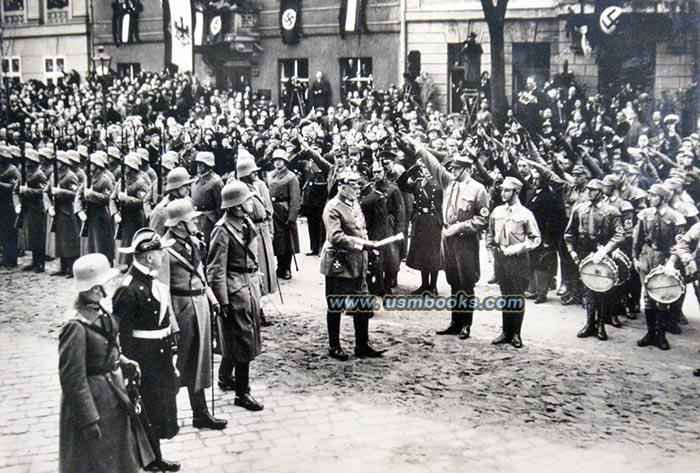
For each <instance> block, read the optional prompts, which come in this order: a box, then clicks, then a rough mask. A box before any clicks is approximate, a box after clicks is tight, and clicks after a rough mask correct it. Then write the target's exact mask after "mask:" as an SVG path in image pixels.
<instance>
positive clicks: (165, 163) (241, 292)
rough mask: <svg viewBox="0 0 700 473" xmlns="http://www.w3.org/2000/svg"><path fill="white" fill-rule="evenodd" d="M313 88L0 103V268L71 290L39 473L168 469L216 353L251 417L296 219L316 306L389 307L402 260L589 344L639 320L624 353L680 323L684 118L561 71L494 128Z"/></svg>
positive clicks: (331, 341) (39, 95) (641, 94)
mask: <svg viewBox="0 0 700 473" xmlns="http://www.w3.org/2000/svg"><path fill="white" fill-rule="evenodd" d="M317 81H318V82H319V84H320V85H319V84H312V86H311V87H310V91H314V90H315V91H320V92H318V93H310V94H308V95H307V96H306V100H307V101H308V102H305V101H304V100H298V101H297V102H294V103H290V104H289V107H290V108H289V109H287V108H286V107H284V106H283V107H281V108H280V107H277V106H276V105H275V104H273V103H272V102H270V101H269V100H265V99H263V98H261V97H259V96H257V95H256V94H254V93H252V91H250V90H245V91H243V92H231V91H226V90H219V89H215V88H212V87H210V86H208V85H202V84H200V83H198V82H197V81H196V80H195V79H193V78H191V77H190V76H188V75H170V74H153V73H142V74H140V75H139V76H137V77H135V78H121V79H120V78H112V80H111V82H110V83H109V84H108V85H105V84H99V83H98V82H97V81H96V80H94V79H93V78H87V79H86V80H84V81H81V80H80V78H79V77H77V76H73V75H69V76H67V77H66V78H65V79H64V80H63V81H62V82H61V83H59V84H57V85H52V86H46V85H44V84H41V83H39V82H30V83H24V84H21V85H20V86H19V87H18V88H17V89H16V90H14V91H12V92H11V94H10V95H9V100H8V101H7V102H5V103H4V106H5V112H6V113H5V116H4V123H3V127H2V128H0V140H1V141H2V142H1V143H0V245H1V246H2V257H3V259H2V264H3V265H4V266H5V267H6V268H16V267H17V264H18V257H19V255H20V254H22V253H25V254H31V262H30V263H29V264H27V265H26V266H24V267H22V268H21V270H25V271H34V272H37V273H43V272H45V270H46V263H47V261H51V260H55V261H57V263H58V267H57V271H55V272H53V273H52V274H51V276H54V277H68V278H73V279H74V282H75V287H76V290H77V292H78V295H77V297H76V299H75V304H74V307H73V308H72V310H70V311H69V313H68V314H67V316H66V320H65V323H64V326H63V328H62V330H61V334H60V341H59V354H60V362H59V368H60V376H61V384H62V388H63V399H62V408H61V470H62V471H66V472H68V471H88V470H89V471H118V472H126V471H138V470H139V469H140V468H141V467H145V468H146V469H147V470H148V471H161V470H162V471H177V470H178V469H179V464H178V463H176V462H172V461H168V460H165V459H164V458H163V457H162V454H161V452H160V442H159V441H160V439H169V438H172V437H173V436H175V435H176V434H177V431H178V424H177V403H176V401H175V396H176V394H177V392H178V390H179V389H180V387H181V386H182V387H186V389H187V391H188V395H189V401H190V405H191V408H192V413H193V419H192V423H193V425H194V426H195V427H196V428H209V429H224V428H226V425H227V423H226V421H225V420H222V419H218V418H216V417H214V416H213V415H212V413H211V411H210V409H209V408H208V405H207V400H206V395H205V392H206V389H207V388H209V387H211V386H212V384H213V373H212V370H213V363H212V362H211V361H212V359H213V358H212V350H214V349H215V348H216V349H217V350H220V352H221V354H222V361H221V364H220V367H219V371H218V383H217V384H218V387H219V388H220V389H222V390H224V391H229V390H230V391H233V392H234V393H235V401H234V403H235V405H236V406H240V407H243V408H246V409H249V410H253V411H259V410H262V409H263V405H262V404H261V403H260V402H259V401H257V400H256V399H255V398H254V397H253V396H252V395H251V392H250V383H249V377H250V363H251V362H252V361H253V360H254V359H255V358H256V356H257V355H259V354H260V352H261V336H260V331H261V327H263V326H264V325H266V324H267V323H269V322H267V321H266V317H265V314H264V313H263V310H262V306H261V298H262V297H265V296H268V297H269V296H270V295H271V294H274V293H277V292H279V291H280V282H279V280H280V279H282V280H288V279H291V278H292V277H293V272H292V269H293V264H294V266H296V255H297V254H299V253H300V252H301V251H302V249H301V248H300V245H299V230H298V228H297V222H298V220H299V217H302V216H303V217H305V218H306V221H307V228H308V232H309V242H310V247H309V248H308V252H307V255H308V256H319V257H320V262H319V263H320V271H321V273H322V274H323V275H324V276H325V285H326V290H325V295H326V296H327V297H329V296H334V297H336V298H337V297H344V296H347V297H353V296H363V295H369V294H372V295H377V296H385V295H391V294H393V293H395V292H396V291H397V287H398V284H399V278H400V272H401V271H400V270H401V266H402V262H403V263H405V265H406V266H407V267H409V268H413V269H415V270H417V271H419V272H420V274H421V284H420V286H419V287H418V288H415V290H413V291H412V292H413V294H425V293H427V294H431V295H438V290H437V281H438V278H439V274H440V272H444V273H445V276H446V280H447V283H448V285H449V287H450V293H451V295H453V296H457V295H460V294H464V295H467V296H473V295H474V288H475V285H476V284H477V282H478V281H479V280H481V279H482V278H489V279H488V281H489V283H492V284H498V286H499V289H500V291H501V293H502V294H503V295H522V296H523V297H525V298H527V299H531V300H533V301H534V303H535V304H543V303H550V302H553V301H554V300H553V299H551V295H550V294H551V292H552V291H556V295H557V296H559V302H560V303H561V304H563V305H570V304H571V305H582V306H583V308H584V309H585V314H586V315H585V318H586V321H585V325H584V327H583V328H582V330H581V331H580V332H579V333H578V337H581V338H586V337H596V338H597V339H599V340H607V338H608V334H607V330H608V329H607V327H606V326H608V325H611V326H613V327H615V328H622V327H623V325H624V324H623V322H622V319H625V318H628V319H635V318H637V317H638V316H639V315H640V314H642V312H643V314H644V317H645V319H646V324H647V333H646V335H645V336H644V337H643V338H642V339H640V340H639V341H638V342H637V344H638V345H639V346H641V347H644V346H655V347H658V348H660V349H662V350H667V349H669V348H670V344H669V342H668V339H667V337H666V334H667V333H672V334H676V335H678V334H681V331H682V326H683V325H686V324H687V323H688V321H687V318H686V317H685V315H684V313H683V302H684V299H685V297H686V295H687V294H688V292H690V291H689V290H687V289H686V288H687V287H688V288H689V287H691V286H692V287H693V292H694V295H695V296H696V297H700V292H699V289H698V283H697V264H698V258H699V256H698V243H699V241H700V222H699V219H698V214H699V211H698V207H697V202H698V199H700V174H699V173H698V169H699V168H700V137H699V135H698V133H700V121H696V122H695V123H693V121H694V120H693V119H695V120H697V117H693V116H692V115H688V114H687V113H685V111H684V112H683V119H682V118H681V116H679V114H678V113H680V110H678V113H675V112H676V110H673V109H669V105H668V104H664V110H663V113H662V112H661V111H660V110H657V109H656V107H655V104H654V102H653V101H652V100H651V99H650V98H649V96H648V94H646V93H645V91H642V90H634V89H633V88H632V87H631V86H627V87H625V88H624V89H623V90H621V91H620V93H619V94H617V95H616V96H614V97H604V96H601V95H595V96H592V97H586V96H585V90H583V88H581V87H579V86H578V85H577V84H576V82H575V79H574V78H573V76H571V75H570V74H569V75H564V74H562V75H560V76H559V77H557V78H556V79H555V80H554V81H552V82H551V83H547V84H544V85H539V84H537V83H536V82H535V79H534V78H529V79H528V82H527V88H526V90H524V91H522V92H521V93H520V94H519V95H518V100H517V102H516V103H515V104H514V110H512V111H511V112H509V118H508V122H507V123H506V125H505V127H504V128H503V129H499V127H497V126H496V125H495V124H494V123H493V120H492V116H491V113H490V111H489V99H488V94H487V93H486V91H483V93H482V94H481V96H480V97H479V98H478V99H476V100H478V101H479V103H478V107H475V108H474V113H473V114H471V115H470V114H469V112H468V110H470V108H469V107H467V108H465V110H467V111H466V112H465V113H463V114H450V115H448V114H444V113H440V112H439V111H437V110H436V107H435V106H434V104H432V103H430V102H427V103H422V101H421V97H420V96H416V95H415V94H413V95H412V93H411V90H412V87H411V84H410V81H407V84H406V85H404V86H403V87H402V88H399V87H395V86H391V87H389V88H388V89H387V90H376V89H373V88H372V87H371V86H367V84H364V85H362V86H360V85H358V87H361V88H358V90H356V91H350V92H353V94H352V96H353V97H354V99H353V101H352V103H348V104H345V103H340V104H336V105H333V104H331V102H330V88H329V86H328V85H326V84H322V81H324V79H323V76H322V74H321V73H320V72H319V73H318V74H317ZM300 97H301V95H300ZM671 108H672V107H671ZM684 110H685V109H684ZM694 126H695V128H693V127H694ZM681 130H685V133H682V131H681ZM682 135H683V136H682ZM391 237H394V238H391ZM387 239H388V240H387ZM484 246H485V248H486V251H487V253H488V260H489V262H490V264H491V265H492V267H489V268H481V267H480V252H481V251H483V250H482V248H483V247H484ZM120 271H121V273H122V280H121V282H120V285H119V288H118V289H117V290H116V292H115V293H114V294H113V295H112V296H111V298H112V306H111V310H108V309H107V308H106V307H104V306H103V304H102V302H101V301H102V300H103V299H104V298H106V297H107V296H108V294H107V291H106V289H105V287H106V286H107V282H108V281H109V280H111V279H112V278H114V277H116V276H117V275H118V274H119V273H120ZM557 275H558V279H559V284H557V283H556V279H557ZM297 277H303V275H301V274H298V275H297ZM280 296H281V294H280ZM347 307H348V310H346V311H345V312H346V314H347V315H350V316H352V317H353V325H354V330H355V349H354V354H355V356H356V357H361V358H362V357H369V358H375V357H380V356H382V354H383V353H384V350H382V349H381V348H378V347H374V346H372V344H370V337H369V321H370V319H371V317H372V315H373V314H372V313H371V312H367V311H360V310H356V308H352V307H351V306H350V305H348V306H347ZM524 314H525V308H524V306H523V307H521V308H520V309H518V310H515V311H512V310H507V311H504V312H503V315H502V332H501V333H500V335H498V337H497V338H495V339H494V340H493V343H494V344H510V345H512V346H513V347H515V348H520V347H522V346H523V340H522V334H521V331H522V327H523V321H524ZM341 315H342V311H339V310H338V306H337V305H332V304H330V303H329V304H328V310H327V314H326V321H327V328H328V354H329V357H331V358H333V359H336V360H339V361H344V360H347V359H348V358H349V355H348V353H347V352H346V351H345V350H344V349H343V347H342V346H341V344H340V320H341ZM473 322H474V318H473V311H471V310H464V309H463V308H459V309H455V310H454V311H452V313H451V318H450V322H449V325H448V326H447V327H446V328H445V329H444V330H440V331H438V332H437V334H438V335H454V336H458V337H459V338H460V339H468V338H470V336H471V330H472V325H473ZM175 355H177V356H175ZM695 374H696V375H700V370H696V372H695ZM135 406H140V408H139V409H136V408H135ZM85 442H90V445H91V446H93V447H94V449H86V447H85ZM115 449H116V450H119V451H121V452H125V453H126V454H125V455H124V456H115V455H112V452H113V451H115ZM86 451H90V452H92V453H91V454H90V455H87V454H86ZM95 452H96V453H95ZM117 457H119V458H117ZM88 465H90V466H88Z"/></svg>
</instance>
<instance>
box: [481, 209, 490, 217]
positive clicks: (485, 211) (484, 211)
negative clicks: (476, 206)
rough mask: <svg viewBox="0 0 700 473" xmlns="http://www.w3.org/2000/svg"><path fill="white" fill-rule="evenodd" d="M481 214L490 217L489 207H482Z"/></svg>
mask: <svg viewBox="0 0 700 473" xmlns="http://www.w3.org/2000/svg"><path fill="white" fill-rule="evenodd" d="M479 215H481V216H482V217H488V216H489V209H487V208H486V207H481V210H479Z"/></svg>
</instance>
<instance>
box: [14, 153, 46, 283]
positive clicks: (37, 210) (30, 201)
mask: <svg viewBox="0 0 700 473" xmlns="http://www.w3.org/2000/svg"><path fill="white" fill-rule="evenodd" d="M25 158H26V160H27V181H26V182H24V183H23V184H22V185H21V186H20V187H19V196H20V200H21V205H22V208H21V212H22V215H23V220H24V232H25V241H26V245H27V250H29V251H31V252H32V262H31V264H29V265H27V266H25V267H24V268H22V269H23V270H24V271H34V272H36V273H43V272H44V263H45V261H46V209H45V208H44V189H45V188H46V186H47V185H48V180H47V178H46V175H45V174H44V173H43V171H42V170H41V159H40V158H39V153H37V152H36V151H34V150H31V149H28V150H26V151H25Z"/></svg>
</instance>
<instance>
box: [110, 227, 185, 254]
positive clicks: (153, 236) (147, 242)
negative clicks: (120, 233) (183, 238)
mask: <svg viewBox="0 0 700 473" xmlns="http://www.w3.org/2000/svg"><path fill="white" fill-rule="evenodd" d="M174 243H175V240H171V239H169V238H161V237H159V236H158V234H157V233H156V231H155V230H154V229H152V228H148V227H146V228H142V229H140V230H138V231H137V232H136V233H134V237H133V238H132V239H131V246H129V247H127V248H119V252H120V253H124V254H127V255H130V254H141V253H147V252H149V251H155V250H164V249H166V248H170V247H171V246H173V244H174Z"/></svg>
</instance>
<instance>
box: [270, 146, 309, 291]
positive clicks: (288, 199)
mask: <svg viewBox="0 0 700 473" xmlns="http://www.w3.org/2000/svg"><path fill="white" fill-rule="evenodd" d="M272 159H273V162H274V166H275V170H274V171H273V173H272V174H270V176H269V177H268V187H269V189H270V200H271V201H272V207H273V209H274V215H273V217H272V218H273V223H274V229H275V230H274V238H273V247H274V250H275V256H277V277H279V278H282V279H291V278H292V271H291V265H292V257H293V255H294V254H296V253H299V231H298V230H297V217H298V216H299V209H300V207H301V191H300V188H299V179H298V178H297V176H296V175H294V173H292V172H291V171H290V170H289V169H287V164H288V163H289V155H288V154H287V152H286V151H285V150H283V149H276V150H275V151H274V152H273V153H272Z"/></svg>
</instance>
